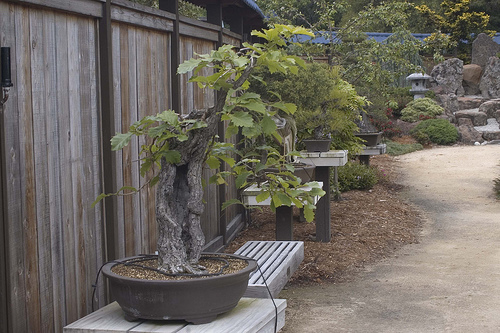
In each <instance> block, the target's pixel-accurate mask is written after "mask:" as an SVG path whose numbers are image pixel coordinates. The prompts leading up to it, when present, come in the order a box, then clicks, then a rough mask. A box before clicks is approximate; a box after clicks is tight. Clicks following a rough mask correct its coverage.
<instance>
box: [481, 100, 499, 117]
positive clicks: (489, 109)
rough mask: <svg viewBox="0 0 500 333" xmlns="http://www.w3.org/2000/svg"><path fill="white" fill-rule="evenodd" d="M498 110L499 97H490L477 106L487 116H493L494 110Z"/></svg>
mask: <svg viewBox="0 0 500 333" xmlns="http://www.w3.org/2000/svg"><path fill="white" fill-rule="evenodd" d="M497 110H500V99H492V100H491V101H487V102H484V103H483V104H481V106H479V112H484V113H486V115H487V116H488V118H495V112H496V111H497Z"/></svg>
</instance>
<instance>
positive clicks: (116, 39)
mask: <svg viewBox="0 0 500 333" xmlns="http://www.w3.org/2000/svg"><path fill="white" fill-rule="evenodd" d="M120 30H121V27H120V25H112V27H111V43H112V50H113V59H120V58H121V50H120ZM113 91H114V94H113V96H114V103H113V105H114V108H115V115H121V114H122V105H121V98H120V91H121V80H120V62H119V61H113ZM114 122H115V123H114V125H115V128H116V129H117V131H118V130H119V129H121V128H122V119H121V117H115V119H114ZM104 144H110V143H109V142H105V143H104ZM122 154H123V152H122V151H116V152H113V155H114V157H115V160H116V163H115V173H116V178H115V181H116V189H114V190H115V191H117V190H118V189H120V188H121V187H122V186H123V185H124V184H123V178H122V177H121V175H122V173H123V170H122V160H123V156H122ZM127 185H128V184H127ZM111 200H115V202H116V205H115V207H116V219H117V221H116V224H115V226H116V227H115V248H116V250H115V251H116V252H115V253H116V255H117V257H116V258H109V259H117V258H123V257H125V247H124V246H121V245H120V240H123V239H124V237H125V228H124V225H123V221H124V216H123V197H114V198H111Z"/></svg>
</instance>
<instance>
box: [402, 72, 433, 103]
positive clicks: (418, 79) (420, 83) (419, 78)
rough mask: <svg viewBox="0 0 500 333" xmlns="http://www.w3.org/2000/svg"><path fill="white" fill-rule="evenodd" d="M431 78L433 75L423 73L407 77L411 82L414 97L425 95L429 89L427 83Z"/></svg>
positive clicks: (411, 91)
mask: <svg viewBox="0 0 500 333" xmlns="http://www.w3.org/2000/svg"><path fill="white" fill-rule="evenodd" d="M430 78H431V76H429V75H427V74H422V73H413V74H410V75H409V76H408V77H407V78H406V80H407V81H409V82H410V83H411V90H410V93H412V94H413V99H419V98H424V97H425V93H426V92H427V91H429V89H427V88H426V84H427V81H428V80H429V79H430Z"/></svg>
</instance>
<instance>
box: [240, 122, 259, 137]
mask: <svg viewBox="0 0 500 333" xmlns="http://www.w3.org/2000/svg"><path fill="white" fill-rule="evenodd" d="M261 133H262V129H261V127H260V126H257V125H255V126H252V127H243V129H242V131H241V134H243V136H245V137H247V138H255V137H256V136H258V135H260V134H261Z"/></svg>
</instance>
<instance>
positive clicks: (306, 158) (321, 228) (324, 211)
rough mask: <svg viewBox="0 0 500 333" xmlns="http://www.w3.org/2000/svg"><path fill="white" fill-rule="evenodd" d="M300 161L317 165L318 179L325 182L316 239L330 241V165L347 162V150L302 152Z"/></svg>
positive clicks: (317, 221) (339, 164) (318, 210)
mask: <svg viewBox="0 0 500 333" xmlns="http://www.w3.org/2000/svg"><path fill="white" fill-rule="evenodd" d="M300 155H301V156H302V157H301V158H300V162H303V163H307V164H312V165H315V166H316V180H317V181H320V182H323V190H324V191H325V192H326V194H325V195H324V196H323V197H322V198H321V199H319V201H318V203H317V205H316V240H317V241H321V242H325V243H328V242H330V239H331V231H330V216H331V215H330V167H335V168H336V167H339V166H343V165H345V164H346V163H347V150H330V151H326V152H305V151H303V152H301V153H300Z"/></svg>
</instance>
